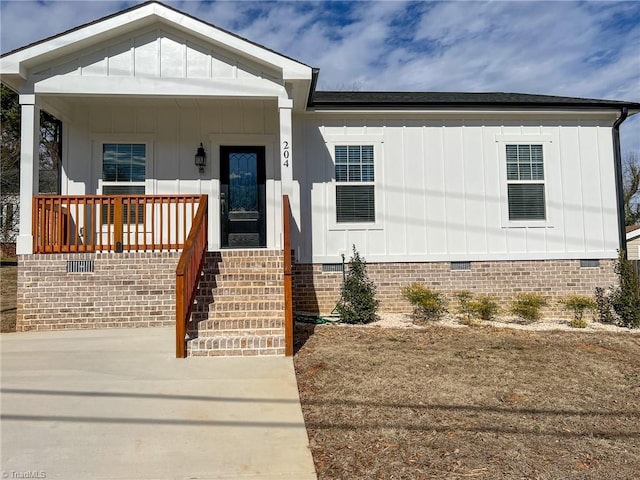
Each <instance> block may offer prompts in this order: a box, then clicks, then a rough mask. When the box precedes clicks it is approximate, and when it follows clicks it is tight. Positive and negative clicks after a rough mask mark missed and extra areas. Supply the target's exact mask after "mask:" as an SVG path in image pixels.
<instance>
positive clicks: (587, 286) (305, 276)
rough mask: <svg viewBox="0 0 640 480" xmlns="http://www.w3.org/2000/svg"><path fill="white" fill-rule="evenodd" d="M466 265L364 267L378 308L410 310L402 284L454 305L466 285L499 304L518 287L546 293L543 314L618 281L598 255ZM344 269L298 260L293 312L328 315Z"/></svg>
mask: <svg viewBox="0 0 640 480" xmlns="http://www.w3.org/2000/svg"><path fill="white" fill-rule="evenodd" d="M470 265H471V269H470V270H451V264H450V263H449V262H428V263H368V264H367V272H368V274H369V277H370V278H371V280H372V281H373V282H374V283H375V285H376V287H377V298H378V300H380V312H410V311H411V306H410V305H409V303H408V302H407V301H406V300H404V299H403V298H402V295H401V292H400V289H401V287H402V286H404V285H408V284H410V283H413V282H418V283H420V284H423V285H425V286H427V287H429V288H432V289H434V290H436V291H439V292H442V293H443V294H445V295H446V296H447V298H448V300H449V301H450V307H451V309H452V310H453V309H454V308H455V303H454V297H453V294H454V293H455V292H457V291H460V290H469V291H471V292H472V293H476V294H489V295H492V296H494V297H495V298H496V300H497V301H498V302H499V304H500V305H501V306H503V307H504V306H508V305H509V303H510V302H511V300H512V299H513V298H514V297H515V295H516V294H517V293H519V292H522V293H540V294H542V295H544V296H545V297H547V300H548V306H547V307H546V308H544V309H543V314H544V315H545V316H546V317H549V318H569V316H570V314H569V313H568V312H567V311H566V310H564V308H563V307H562V305H560V304H559V301H560V300H562V299H563V298H565V297H566V296H568V295H587V296H593V293H594V289H595V287H608V286H610V285H613V284H614V283H615V282H616V281H617V278H616V275H615V273H614V271H613V265H614V260H600V266H599V267H595V268H581V267H580V260H539V261H486V262H485V261H483V262H471V263H470ZM341 283H342V272H322V265H318V264H297V265H294V271H293V300H294V310H295V311H296V312H311V313H319V314H323V315H326V314H328V313H330V312H331V310H332V309H333V308H334V307H335V305H336V302H337V301H338V299H339V297H340V286H341Z"/></svg>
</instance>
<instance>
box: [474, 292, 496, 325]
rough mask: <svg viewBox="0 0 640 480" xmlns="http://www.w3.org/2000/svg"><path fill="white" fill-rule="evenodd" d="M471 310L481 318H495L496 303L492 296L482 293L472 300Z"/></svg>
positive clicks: (487, 319) (486, 319)
mask: <svg viewBox="0 0 640 480" xmlns="http://www.w3.org/2000/svg"><path fill="white" fill-rule="evenodd" d="M473 310H474V311H475V314H476V315H477V316H478V317H480V319H481V320H485V321H489V320H493V319H494V318H496V315H497V314H498V304H497V303H496V301H495V300H494V299H493V298H492V297H490V296H488V295H483V296H480V297H478V298H477V299H476V300H475V301H474V302H473Z"/></svg>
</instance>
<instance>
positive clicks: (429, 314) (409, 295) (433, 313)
mask: <svg viewBox="0 0 640 480" xmlns="http://www.w3.org/2000/svg"><path fill="white" fill-rule="evenodd" d="M402 296H403V297H404V298H406V299H407V300H408V301H409V303H411V305H413V314H414V315H415V317H416V318H417V319H420V320H439V319H440V318H442V316H443V315H444V314H445V313H447V302H446V300H445V299H444V297H443V296H442V294H441V293H438V292H434V291H433V290H431V289H430V288H427V287H425V286H424V285H420V284H419V283H412V284H411V285H407V286H404V287H402Z"/></svg>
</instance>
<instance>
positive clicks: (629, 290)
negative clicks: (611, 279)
mask: <svg viewBox="0 0 640 480" xmlns="http://www.w3.org/2000/svg"><path fill="white" fill-rule="evenodd" d="M615 272H616V273H617V274H618V278H619V279H620V286H619V287H618V288H616V289H614V291H613V292H612V294H611V305H612V306H613V310H614V311H615V312H616V314H617V315H618V325H620V326H623V327H628V328H636V327H640V280H639V279H638V276H637V275H636V272H635V270H634V268H633V263H632V262H630V261H629V260H627V257H626V255H625V252H624V250H621V251H620V252H619V254H618V261H617V262H616V265H615Z"/></svg>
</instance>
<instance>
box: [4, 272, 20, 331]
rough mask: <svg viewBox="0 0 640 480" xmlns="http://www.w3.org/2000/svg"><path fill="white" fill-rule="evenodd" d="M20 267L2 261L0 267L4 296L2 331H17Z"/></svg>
mask: <svg viewBox="0 0 640 480" xmlns="http://www.w3.org/2000/svg"><path fill="white" fill-rule="evenodd" d="M17 275H18V267H17V266H16V265H15V264H13V263H9V262H7V263H5V262H3V263H2V266H1V267H0V284H1V285H2V296H1V300H0V310H1V311H0V320H1V327H2V328H1V331H2V333H5V332H15V331H16V289H17Z"/></svg>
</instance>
